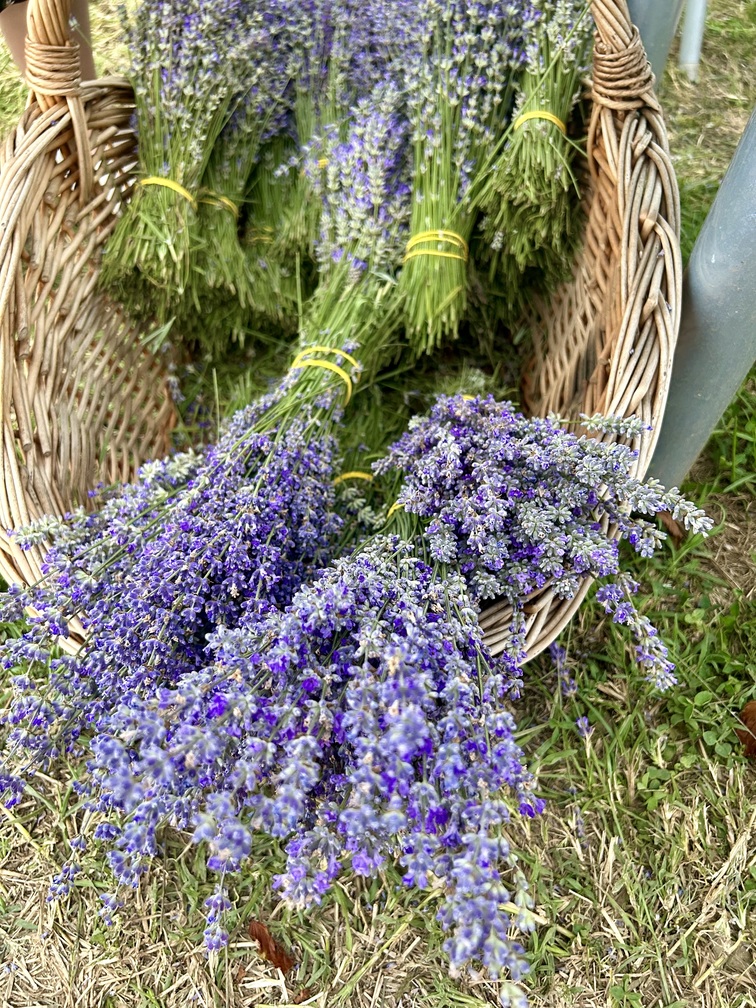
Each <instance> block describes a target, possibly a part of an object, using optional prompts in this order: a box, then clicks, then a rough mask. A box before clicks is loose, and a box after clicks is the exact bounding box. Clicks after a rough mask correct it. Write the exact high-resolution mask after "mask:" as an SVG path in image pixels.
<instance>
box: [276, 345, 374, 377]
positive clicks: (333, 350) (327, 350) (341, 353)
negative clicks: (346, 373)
mask: <svg viewBox="0 0 756 1008" xmlns="http://www.w3.org/2000/svg"><path fill="white" fill-rule="evenodd" d="M311 353H324V354H333V356H334V357H343V358H344V360H345V361H349V363H350V364H351V365H352V367H353V368H357V370H358V371H359V370H360V362H359V361H358V360H355V359H354V357H352V356H351V354H348V353H347V352H346V351H345V350H339V349H337V347H331V346H311V347H306V348H305V349H304V350H300V351H299V353H298V354H297V356H296V357H295V358H294V363H293V364H292V365H291V366H292V367H293V368H295V367H299V361H301V360H303V359H304V358H305V357H307V356H309V355H310V354H311Z"/></svg>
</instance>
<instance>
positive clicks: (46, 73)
mask: <svg viewBox="0 0 756 1008" xmlns="http://www.w3.org/2000/svg"><path fill="white" fill-rule="evenodd" d="M68 2H69V0H30V5H29V7H30V10H29V21H28V25H29V44H28V48H27V58H28V60H29V74H28V78H29V83H30V86H31V88H32V100H31V102H30V105H29V107H28V109H27V111H26V113H25V114H24V116H23V117H22V119H21V122H20V123H19V125H18V127H17V129H16V131H15V133H13V134H12V135H11V136H10V137H8V139H7V141H6V143H5V145H4V149H3V150H2V151H1V152H0V412H1V413H2V420H3V444H2V471H3V483H2V486H0V526H2V529H8V530H9V529H12V528H16V527H19V526H21V525H24V524H26V523H27V522H28V521H29V520H30V519H32V518H35V517H38V516H40V515H42V514H45V513H57V514H60V513H62V512H64V511H66V510H68V509H69V508H70V507H71V506H72V505H74V504H76V503H82V502H85V501H86V499H87V491H88V490H89V489H90V488H91V487H93V486H94V485H96V484H97V483H98V482H101V481H105V482H111V481H114V480H125V479H128V478H130V477H131V476H133V474H134V472H135V469H136V468H137V467H138V465H139V464H140V463H141V462H143V461H144V460H146V459H148V458H152V457H155V456H160V455H162V454H165V452H166V450H167V449H168V445H169V434H170V429H171V425H172V422H173V409H172V406H171V403H170V399H169V397H168V396H167V393H166V390H165V374H164V371H163V368H162V366H161V364H160V362H159V361H157V360H155V359H153V358H152V357H151V356H150V355H149V354H148V353H147V352H146V351H145V350H144V349H143V348H142V346H141V344H140V342H139V339H138V334H137V332H136V330H135V328H134V326H133V325H131V324H130V323H129V322H128V320H127V319H126V318H125V317H124V315H123V313H122V311H121V310H120V308H119V307H118V306H117V305H114V304H113V303H111V302H109V301H108V299H107V298H105V297H104V296H103V295H102V294H100V293H99V292H98V291H97V274H98V264H99V258H100V252H101V249H102V246H103V244H104V242H105V241H106V240H107V238H108V235H109V234H110V233H111V231H112V230H113V227H114V225H115V221H116V214H117V212H118V209H119V207H120V206H121V204H122V202H123V199H124V198H125V196H126V195H127V192H128V189H129V188H130V186H131V184H132V183H133V173H134V170H135V167H136V158H135V137H134V135H133V133H132V131H131V128H130V126H129V121H130V117H131V115H132V112H133V104H132V100H131V93H130V91H129V88H128V85H127V84H126V83H125V82H124V81H122V80H120V79H106V80H100V81H96V82H94V83H91V84H86V85H83V86H82V85H81V84H80V83H79V82H78V80H77V79H76V72H77V70H76V68H77V66H78V58H77V55H76V52H77V50H76V45H75V43H72V42H71V41H70V40H69V34H68V28H67V25H68ZM591 6H592V11H593V17H594V20H595V22H596V29H597V34H596V45H595V52H594V64H593V74H592V82H591V117H590V128H589V133H588V143H587V163H586V165H585V166H584V174H585V176H586V179H587V182H586V186H585V194H584V200H585V209H586V218H587V224H586V229H585V235H584V244H583V250H582V252H581V254H580V255H579V256H578V258H577V259H576V262H575V265H574V270H573V277H572V280H571V281H570V282H569V283H568V284H565V285H564V286H563V287H562V288H561V289H560V290H559V291H557V293H556V294H555V296H553V297H552V298H550V299H549V302H548V304H540V305H534V306H533V311H532V318H531V320H530V321H531V323H532V329H533V333H534V344H535V345H534V354H533V357H532V360H531V362H530V364H529V365H528V367H527V368H526V373H525V374H524V375H523V390H524V393H525V397H526V401H527V402H528V405H529V407H530V409H531V411H532V412H534V413H539V414H542V415H545V414H546V413H548V412H550V411H555V412H558V413H561V414H563V415H575V414H577V413H579V412H585V413H589V414H590V413H594V412H603V413H608V414H614V415H620V416H628V415H630V414H631V413H633V414H636V415H639V416H641V417H642V418H643V420H644V421H645V422H646V423H647V424H648V425H649V426H652V427H653V428H654V430H653V433H651V434H650V435H649V436H648V437H647V438H645V439H644V440H643V441H642V443H641V444H640V445H639V446H637V447H639V457H638V460H637V463H636V472H637V473H638V474H639V475H642V474H643V473H644V472H645V471H646V468H647V466H648V463H649V461H650V458H651V454H652V452H653V447H654V444H655V439H656V433H657V431H658V428H659V426H660V422H661V417H662V413H663V409H664V403H665V400H666V395H667V389H668V384H669V377H670V372H671V366H672V354H673V350H674V344H675V339H676V335H677V330H678V325H679V314H680V303H681V281H682V266H681V260H680V252H679V216H680V215H679V201H678V193H677V185H676V181H675V177H674V172H673V170H672V167H671V162H670V157H669V148H668V143H667V136H666V130H665V127H664V121H663V117H662V113H661V109H660V107H659V104H658V102H657V100H656V97H655V95H654V92H653V83H654V78H653V75H652V74H651V70H650V68H649V65H648V61H647V59H646V56H645V53H644V51H643V47H642V45H641V42H640V39H639V36H638V32H637V30H636V29H635V28H634V27H633V26H632V24H631V22H630V18H629V14H628V11H627V6H626V3H625V0H593V2H592V5H591ZM42 559H43V553H42V552H41V551H40V550H39V549H34V550H31V551H23V552H22V551H21V550H20V549H19V548H18V547H17V546H16V545H15V544H14V542H13V540H12V538H10V537H8V536H7V535H6V534H5V533H4V532H3V531H2V530H0V574H2V576H3V577H5V578H6V580H9V581H22V582H27V583H28V582H31V581H34V580H36V579H37V578H39V576H40V564H41V562H42ZM589 586H590V582H589V581H588V580H586V581H585V582H584V584H583V585H582V588H581V590H580V592H579V593H578V595H577V596H576V597H575V598H573V599H571V600H569V601H564V600H561V599H558V598H555V597H554V595H553V593H552V592H551V591H550V590H549V589H548V588H546V589H543V590H542V591H540V592H538V593H537V594H536V595H534V596H533V598H532V599H530V600H529V603H528V607H527V615H528V634H527V644H528V652H529V655H530V656H532V655H534V654H536V653H537V652H538V651H540V650H542V649H543V648H544V647H546V646H548V644H549V643H551V641H553V640H554V638H555V637H556V635H557V634H558V633H559V631H560V630H561V629H562V628H563V627H564V626H565V624H566V623H567V622H568V621H569V619H570V618H571V616H572V615H573V614H574V612H575V611H576V610H577V608H578V606H579V605H580V602H581V601H582V599H583V598H584V596H585V594H586V592H587V590H588V588H589ZM481 624H482V626H483V628H484V629H485V631H486V640H487V643H488V644H489V646H490V647H491V648H492V650H493V651H494V653H496V652H497V651H500V650H501V649H502V648H503V647H504V646H505V642H506V636H507V630H506V627H507V624H508V609H507V607H506V606H503V605H494V606H492V607H491V608H489V609H487V610H486V612H485V613H484V614H483V615H482V617H481Z"/></svg>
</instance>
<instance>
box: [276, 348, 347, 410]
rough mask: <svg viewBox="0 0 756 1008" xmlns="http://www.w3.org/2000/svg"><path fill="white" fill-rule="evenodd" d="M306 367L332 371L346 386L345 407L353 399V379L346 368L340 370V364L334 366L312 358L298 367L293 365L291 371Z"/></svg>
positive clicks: (328, 362)
mask: <svg viewBox="0 0 756 1008" xmlns="http://www.w3.org/2000/svg"><path fill="white" fill-rule="evenodd" d="M304 367H319V368H324V369H325V370H326V371H332V372H333V373H334V374H335V375H338V376H339V378H341V380H342V381H343V382H344V384H345V385H346V399H345V400H344V405H346V404H347V403H348V402H349V400H350V399H351V398H352V379H351V378H350V377H349V375H348V374H347V373H346V371H345V370H344V368H340V367H339V365H338V364H332V363H331V361H327V360H318V359H317V358H311V359H307V360H301V361H298V362H297V364H296V365H292V367H291V370H292V371H294V370H296V368H304Z"/></svg>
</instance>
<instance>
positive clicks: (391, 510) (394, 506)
mask: <svg viewBox="0 0 756 1008" xmlns="http://www.w3.org/2000/svg"><path fill="white" fill-rule="evenodd" d="M403 507H404V504H400V503H399V501H394V503H393V504H392V505H391V507H390V508H389V509H388V511H387V513H386V521H388V520H389V518H390V517H391V515H392V514H394V512H395V511H398V510H399V509H400V508H403Z"/></svg>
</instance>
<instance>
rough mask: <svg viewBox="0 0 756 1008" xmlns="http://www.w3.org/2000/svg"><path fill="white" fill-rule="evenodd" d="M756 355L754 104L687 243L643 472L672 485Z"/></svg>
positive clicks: (677, 482) (693, 457)
mask: <svg viewBox="0 0 756 1008" xmlns="http://www.w3.org/2000/svg"><path fill="white" fill-rule="evenodd" d="M755 359H756V110H754V112H753V114H752V115H751V119H750V121H749V123H748V125H747V126H746V129H745V132H744V134H743V136H742V138H741V140H740V143H739V144H738V149H737V150H736V151H735V155H734V157H733V159H732V161H731V163H730V167H729V168H728V169H727V173H726V175H725V177H724V179H723V180H722V185H721V186H720V188H719V192H718V193H717V195H716V198H715V199H714V203H713V205H712V208H711V210H710V211H709V214H708V216H707V218H706V220H705V221H704V224H703V227H702V228H701V233H700V234H699V236H698V239H697V241H696V244H695V245H694V247H693V253H692V255H691V258H690V263H689V264H688V268H687V270H686V271H685V281H684V284H683V304H682V320H681V324H680V338H679V341H678V344H677V350H676V351H675V358H674V364H673V367H672V381H671V385H670V390H669V398H668V399H667V405H666V408H665V410H664V419H663V422H662V427H661V432H660V435H659V441H658V444H657V446H656V450H655V452H654V456H653V458H652V460H651V465H650V468H649V472H648V475H649V476H655V477H656V478H657V479H658V480H661V482H662V483H664V484H665V485H666V486H679V485H680V483H681V482H682V480H683V478H684V477H685V475H686V473H687V472H688V470H689V469H690V467H691V466H692V465H693V463H694V462H695V460H696V458H697V457H698V455H699V453H700V452H701V450H702V449H703V448H704V446H705V445H706V442H707V441H708V439H709V437H710V435H711V432H712V431H713V430H714V428H715V427H716V425H717V422H718V421H719V418H720V417H721V416H722V414H723V413H724V411H725V410H726V409H727V407H728V405H729V404H730V402H732V399H733V397H734V396H735V393H736V392H737V390H738V388H739V387H740V385H741V384H742V383H743V381H744V380H745V378H746V375H747V374H748V371H749V369H750V368H751V366H752V365H753V363H754V360H755Z"/></svg>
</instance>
